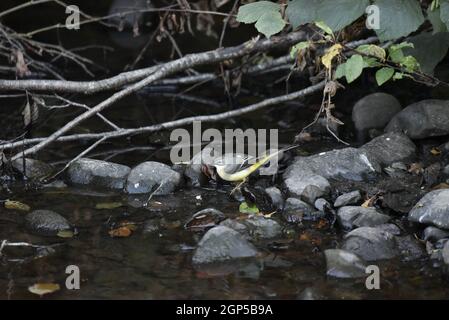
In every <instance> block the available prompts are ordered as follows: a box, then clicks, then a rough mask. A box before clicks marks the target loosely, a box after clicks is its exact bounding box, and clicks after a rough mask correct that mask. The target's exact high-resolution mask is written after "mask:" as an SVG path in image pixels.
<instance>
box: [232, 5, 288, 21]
mask: <svg viewBox="0 0 449 320" xmlns="http://www.w3.org/2000/svg"><path fill="white" fill-rule="evenodd" d="M280 10H281V6H280V5H279V4H277V3H274V2H271V1H257V2H253V3H250V4H245V5H244V6H241V7H240V8H239V11H238V13H237V21H238V22H243V23H254V22H256V21H257V20H259V19H260V18H261V17H262V16H263V15H264V14H265V13H267V12H279V11H280Z"/></svg>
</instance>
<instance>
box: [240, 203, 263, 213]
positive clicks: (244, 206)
mask: <svg viewBox="0 0 449 320" xmlns="http://www.w3.org/2000/svg"><path fill="white" fill-rule="evenodd" d="M239 211H240V212H241V213H247V214H257V213H259V208H257V206H256V205H255V204H252V205H248V203H246V202H242V203H241V204H240V206H239Z"/></svg>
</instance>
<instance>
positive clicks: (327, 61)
mask: <svg viewBox="0 0 449 320" xmlns="http://www.w3.org/2000/svg"><path fill="white" fill-rule="evenodd" d="M342 50H343V47H342V45H341V44H338V43H337V44H334V45H333V46H332V47H330V48H329V49H328V50H327V51H326V54H325V55H324V56H323V57H322V58H321V63H322V64H323V65H324V66H325V67H326V68H327V69H330V68H331V67H332V60H333V59H334V58H335V57H336V56H337V55H339V54H340V52H341V51H342Z"/></svg>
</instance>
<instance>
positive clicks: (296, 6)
mask: <svg viewBox="0 0 449 320" xmlns="http://www.w3.org/2000/svg"><path fill="white" fill-rule="evenodd" d="M368 5H369V0H339V1H335V0H291V1H289V2H288V6H287V11H286V13H287V17H288V19H289V21H290V23H291V24H292V25H293V27H298V26H300V25H303V24H306V23H310V22H314V21H323V22H325V23H326V24H327V25H328V26H329V27H330V28H331V29H332V30H333V31H338V30H341V29H343V28H344V27H346V26H348V25H350V24H351V23H352V22H354V21H355V20H357V19H358V18H359V17H361V16H362V15H363V14H364V13H365V9H366V7H367V6H368Z"/></svg>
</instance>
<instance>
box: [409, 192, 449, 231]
mask: <svg viewBox="0 0 449 320" xmlns="http://www.w3.org/2000/svg"><path fill="white" fill-rule="evenodd" d="M408 219H409V220H410V221H413V222H419V223H423V224H428V225H433V226H436V227H438V228H442V229H449V190H448V189H443V190H435V191H431V192H429V193H428V194H426V195H425V196H424V197H423V198H422V199H421V200H419V201H418V203H417V204H416V205H415V206H414V207H413V208H412V210H411V211H410V212H409V215H408Z"/></svg>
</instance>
